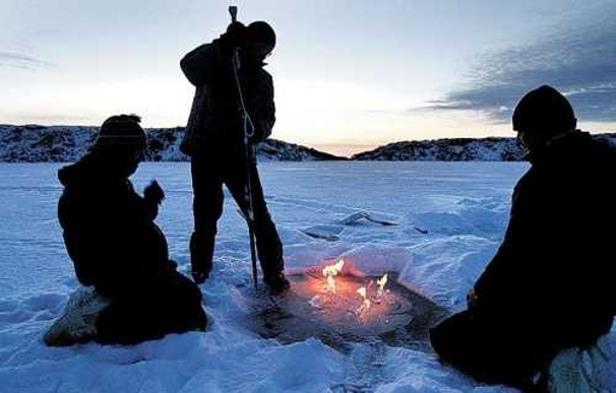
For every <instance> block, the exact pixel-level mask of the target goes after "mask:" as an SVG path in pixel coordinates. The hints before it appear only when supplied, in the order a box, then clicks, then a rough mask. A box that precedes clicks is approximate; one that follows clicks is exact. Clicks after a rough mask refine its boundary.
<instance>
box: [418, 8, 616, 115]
mask: <svg viewBox="0 0 616 393" xmlns="http://www.w3.org/2000/svg"><path fill="white" fill-rule="evenodd" d="M614 19H616V7H611V8H610V9H607V10H606V9H604V12H603V13H602V15H601V16H599V17H597V16H595V17H594V18H592V23H586V24H581V25H579V24H578V25H576V24H567V25H566V26H565V27H564V28H561V29H557V31H554V32H553V33H552V34H549V35H546V36H543V37H542V38H541V39H539V40H537V41H535V43H533V44H531V45H526V46H523V47H519V48H510V49H507V50H504V51H501V52H498V53H493V54H488V55H485V56H484V57H483V58H482V59H481V60H480V61H479V62H478V64H477V65H476V66H475V67H473V73H472V75H471V76H470V77H469V80H468V81H467V83H465V85H464V87H462V88H460V89H457V90H453V91H451V92H449V93H448V94H447V95H446V96H445V97H444V99H442V100H438V101H433V102H431V103H430V106H429V109H433V110H477V111H482V112H485V113H486V114H487V115H488V116H489V117H490V118H491V119H492V120H494V121H495V122H497V123H500V122H508V121H509V120H510V118H511V113H512V109H513V107H515V104H516V102H517V101H518V100H519V99H520V97H521V96H522V95H523V94H524V93H526V92H527V91H528V90H530V89H533V88H535V87H538V86H540V85H543V84H550V85H553V86H554V87H556V88H557V89H559V90H560V91H561V92H562V93H563V94H565V95H566V96H567V97H568V98H569V100H570V101H571V103H572V105H573V106H574V108H575V110H576V114H577V117H578V118H579V119H582V120H584V121H615V120H616V45H615V44H614V43H615V42H616V24H615V23H613V22H614Z"/></svg>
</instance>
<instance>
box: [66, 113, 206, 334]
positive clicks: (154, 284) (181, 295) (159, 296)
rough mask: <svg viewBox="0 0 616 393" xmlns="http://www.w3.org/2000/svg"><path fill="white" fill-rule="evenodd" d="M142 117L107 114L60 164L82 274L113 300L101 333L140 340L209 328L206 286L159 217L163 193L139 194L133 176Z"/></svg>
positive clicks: (72, 245)
mask: <svg viewBox="0 0 616 393" xmlns="http://www.w3.org/2000/svg"><path fill="white" fill-rule="evenodd" d="M139 120H140V119H139V118H138V117H137V116H133V115H120V116H113V117H111V118H109V119H107V120H106V121H105V122H104V123H103V125H102V127H101V130H100V133H99V135H98V138H97V139H96V141H95V142H94V144H93V146H92V147H91V149H90V151H89V152H88V153H87V154H86V155H84V156H83V157H82V158H81V159H80V160H79V161H78V162H77V163H75V164H73V165H69V166H66V167H64V168H62V169H60V171H59V173H58V176H59V179H60V182H61V183H62V185H63V186H64V191H63V193H62V196H61V197H60V200H59V203H58V217H59V221H60V225H61V226H62V228H63V236H64V242H65V245H66V249H67V251H68V254H69V256H70V257H71V259H72V261H73V264H74V268H75V273H76V275H77V279H78V280H79V282H80V283H81V284H83V285H85V286H94V287H95V289H96V291H97V292H98V293H99V294H101V295H102V296H104V297H106V298H108V299H109V300H110V305H109V306H108V307H106V308H105V309H104V310H103V311H102V312H101V314H100V316H99V317H98V319H97V322H96V327H97V331H98V334H97V338H96V339H97V341H99V342H102V343H120V344H134V343H137V342H140V341H144V340H148V339H156V338H160V337H162V336H164V335H165V334H168V333H180V332H185V331H188V330H205V327H206V321H207V320H206V316H205V313H204V311H203V308H202V306H201V291H200V290H199V288H198V287H197V286H196V285H195V284H193V283H192V282H191V281H190V280H189V279H187V278H186V277H184V276H182V275H181V274H179V273H178V272H177V271H176V264H175V262H173V261H171V260H169V254H168V248H167V241H166V239H165V236H164V235H163V233H162V232H161V230H160V228H159V227H158V226H157V225H156V224H155V222H154V219H155V218H156V216H157V214H158V206H159V204H160V203H161V201H162V199H163V198H164V193H163V191H162V189H161V188H160V186H159V185H158V183H156V182H155V181H153V182H152V184H150V185H149V186H148V187H146V189H145V191H144V196H143V197H142V196H140V195H139V194H137V193H136V192H135V191H134V190H133V186H132V184H131V182H130V180H129V177H130V176H131V175H132V174H133V173H134V172H135V171H136V170H137V166H138V164H139V161H140V160H141V159H142V156H143V154H144V149H145V146H146V138H145V133H144V131H143V129H142V128H141V127H140V125H139Z"/></svg>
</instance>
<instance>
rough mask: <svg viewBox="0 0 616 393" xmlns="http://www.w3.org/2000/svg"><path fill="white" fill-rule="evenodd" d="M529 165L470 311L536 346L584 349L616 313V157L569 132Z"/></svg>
mask: <svg viewBox="0 0 616 393" xmlns="http://www.w3.org/2000/svg"><path fill="white" fill-rule="evenodd" d="M529 159H530V161H531V164H532V166H531V168H530V169H529V170H528V172H527V173H526V174H525V175H524V176H523V177H522V178H521V179H520V181H519V182H518V184H517V185H516V187H515V190H514V193H513V200H512V207H511V215H510V221H509V225H508V228H507V232H506V235H505V239H504V241H503V243H502V245H501V246H500V248H499V250H498V252H497V254H496V256H495V257H494V258H493V260H492V261H491V262H490V264H489V265H488V266H487V268H486V270H485V271H484V272H483V274H482V275H481V277H480V278H479V280H478V281H477V283H476V284H475V293H476V295H477V302H476V306H475V307H474V309H475V311H476V313H477V314H479V315H485V316H488V317H489V318H502V319H503V320H505V319H507V320H511V321H513V322H512V323H515V324H519V325H520V326H522V325H524V326H527V327H529V330H530V331H531V333H530V334H532V335H536V337H535V339H537V340H538V342H540V341H541V340H542V339H546V340H547V339H548V338H550V340H552V339H553V340H554V342H555V343H556V345H558V346H559V347H568V346H583V345H589V344H590V343H592V342H593V341H594V340H595V339H596V338H597V337H598V336H599V335H601V334H605V333H606V332H607V331H609V329H610V327H611V325H612V321H613V318H614V315H615V314H616V290H615V289H614V288H616V285H615V284H614V282H615V281H616V275H615V274H614V273H616V251H615V250H614V243H613V240H614V226H615V225H616V210H615V209H614V201H616V177H615V176H616V153H615V152H614V150H612V148H610V147H609V146H608V145H607V144H604V143H601V142H598V141H594V140H593V139H592V138H591V136H590V135H589V134H587V133H583V132H579V131H575V132H571V133H567V134H563V135H560V136H558V137H556V138H554V139H552V140H551V141H550V142H549V143H548V144H547V145H546V146H544V147H543V148H542V149H541V150H540V151H537V152H535V153H534V154H533V155H532V156H530V157H529Z"/></svg>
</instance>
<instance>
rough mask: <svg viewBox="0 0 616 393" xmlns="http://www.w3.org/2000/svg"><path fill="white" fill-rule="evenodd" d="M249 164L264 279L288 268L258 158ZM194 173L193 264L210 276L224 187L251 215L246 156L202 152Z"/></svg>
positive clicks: (195, 161)
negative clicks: (249, 210) (260, 176)
mask: <svg viewBox="0 0 616 393" xmlns="http://www.w3.org/2000/svg"><path fill="white" fill-rule="evenodd" d="M249 162H250V165H249V170H250V179H251V188H252V190H251V191H252V208H253V214H254V225H253V229H254V233H255V237H256V245H257V254H258V257H259V261H260V263H261V269H262V270H263V274H264V276H265V277H271V276H273V275H276V274H278V273H280V272H282V270H283V268H284V266H283V259H282V243H281V241H280V237H279V236H278V232H277V230H276V226H275V225H274V223H273V222H272V218H271V217H270V214H269V212H268V210H267V205H266V204H265V198H264V197H263V189H262V188H261V181H260V180H259V173H258V171H257V164H256V162H255V161H254V159H250V160H249ZM191 173H192V185H193V192H194V197H193V215H194V220H195V223H194V225H195V226H194V232H193V235H192V237H191V239H190V254H191V264H192V268H193V270H197V271H202V272H206V273H209V272H210V270H211V268H212V257H213V255H214V239H215V237H216V227H217V222H218V219H219V218H220V216H221V215H222V209H223V200H224V194H223V190H222V186H223V184H224V185H226V186H227V188H228V189H229V192H230V193H231V195H232V196H233V199H235V202H236V203H237V205H238V206H239V208H240V209H241V211H242V213H243V214H244V215H245V216H248V208H249V204H248V198H247V194H246V185H247V182H248V176H247V166H246V161H245V153H243V152H242V151H241V150H238V149H236V150H235V151H230V150H229V149H224V148H221V149H219V150H218V151H212V150H209V151H202V152H199V153H198V154H196V155H194V156H193V157H192V161H191Z"/></svg>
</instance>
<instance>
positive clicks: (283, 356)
mask: <svg viewBox="0 0 616 393" xmlns="http://www.w3.org/2000/svg"><path fill="white" fill-rule="evenodd" d="M58 167H59V165H58V164H27V165H26V164H3V165H0V177H1V178H2V179H3V180H4V181H3V182H2V183H1V184H0V212H1V214H0V217H2V221H0V261H1V262H0V263H1V265H0V299H1V300H0V392H56V391H57V392H82V391H91V392H118V391H127V392H218V391H220V392H232V391H238V392H299V391H301V392H327V391H331V392H334V393H337V392H484V393H485V392H502V391H512V390H511V389H506V388H503V387H488V386H479V385H477V384H476V383H475V382H474V381H472V380H471V379H469V378H467V377H465V376H464V375H462V374H460V373H458V372H457V371H455V370H453V369H451V368H448V367H445V366H442V365H441V364H440V363H439V362H438V360H437V359H436V358H435V356H434V355H433V354H429V353H424V352H418V351H414V350H410V349H405V348H393V347H389V346H387V345H384V344H383V343H380V342H372V343H362V344H352V345H351V346H350V348H351V349H350V351H348V353H340V352H336V351H334V350H333V349H331V348H329V347H328V346H326V345H324V344H322V343H321V342H319V341H318V340H314V339H310V340H306V341H304V342H299V343H295V344H290V345H280V344H278V343H277V342H275V341H273V340H264V339H261V338H260V337H258V336H256V335H255V334H253V333H252V332H251V331H249V330H248V329H247V328H246V327H245V324H243V323H242V322H241V321H242V320H243V319H244V318H246V317H247V314H246V313H247V312H248V309H247V307H246V299H245V298H243V296H241V294H240V292H239V291H238V290H237V289H236V286H237V285H241V284H249V283H250V267H249V253H248V245H247V231H246V229H245V224H244V223H243V221H242V219H241V217H240V216H239V215H238V214H237V213H236V211H235V206H234V203H233V202H232V200H231V198H227V200H226V202H225V213H224V215H223V218H222V219H221V222H220V225H219V236H218V239H217V240H218V242H217V249H216V260H215V267H214V273H213V276H212V277H211V278H210V280H209V281H208V282H207V283H206V284H204V285H202V286H201V288H202V291H203V293H204V297H205V305H206V311H207V313H208V315H209V317H210V320H211V325H210V328H209V330H208V332H206V333H205V334H202V333H188V334H184V335H170V336H167V337H165V338H164V339H162V340H158V341H151V342H146V343H142V344H140V345H136V346H132V347H116V346H100V345H97V344H87V345H80V346H76V347H72V348H63V349H51V348H47V347H45V346H44V345H43V343H42V341H41V336H42V334H43V332H44V331H45V329H46V328H47V327H48V326H49V325H50V323H51V322H52V320H53V319H54V318H56V317H57V316H59V315H60V313H61V312H62V309H63V307H64V304H65V302H66V300H67V299H68V296H69V294H70V293H71V292H72V291H73V290H74V289H75V288H76V287H77V285H78V284H77V282H76V280H75V279H74V277H73V271H72V266H71V264H70V261H69V259H68V257H67V256H66V255H65V250H64V246H63V243H62V238H61V233H60V229H59V225H58V223H57V219H56V210H55V209H56V202H57V198H58V196H59V194H60V192H61V188H60V186H59V183H58V182H57V180H56V177H55V172H56V170H57V169H58ZM260 168H261V173H262V180H263V183H264V189H265V192H266V199H267V201H268V205H269V207H270V210H271V213H272V215H273V217H274V220H275V222H276V224H277V226H278V229H279V231H280V235H281V237H282V240H283V243H284V244H285V259H286V263H287V267H288V268H289V269H293V268H300V267H303V266H309V265H313V264H317V263H319V262H321V261H323V260H325V259H332V258H336V257H339V256H344V257H345V258H348V259H349V260H351V261H352V262H353V263H355V264H356V265H357V266H358V267H359V268H360V269H361V270H363V271H365V272H366V273H369V274H378V273H380V272H385V271H396V272H399V274H400V279H401V280H403V281H404V282H405V284H407V285H409V286H412V287H413V288H416V289H417V290H418V291H420V292H422V293H423V294H425V295H426V296H428V297H430V298H432V299H433V300H435V301H437V302H438V303H439V304H442V305H443V306H445V307H447V308H449V309H450V310H452V311H456V310H459V309H461V308H463V307H464V297H465V294H466V292H467V290H468V289H469V288H470V287H471V286H472V284H473V282H474V281H475V279H476V278H477V276H478V275H479V274H480V273H481V271H482V270H483V268H484V266H485V264H486V263H487V262H489V260H490V258H491V257H492V255H493V254H494V252H495V250H496V247H497V246H498V243H499V241H500V239H501V237H502V235H503V233H504V229H505V225H506V223H507V216H508V209H509V198H510V195H511V189H512V187H513V185H514V184H515V181H516V180H517V179H518V178H519V176H520V175H521V174H522V173H523V171H524V170H525V169H526V165H525V164H520V163H518V164H512V163H440V162H432V163H419V162H402V163H379V162H347V163H343V162H323V163H263V164H261V165H260ZM152 178H157V179H158V180H159V182H160V183H161V185H162V187H163V188H164V189H165V192H166V194H167V199H166V200H165V202H164V205H163V208H162V210H161V215H160V217H159V219H158V222H159V223H160V225H161V227H162V229H163V230H164V232H165V234H166V235H167V237H168V240H169V245H170V252H171V256H172V258H174V259H175V260H176V261H177V262H178V263H179V264H180V268H181V270H182V271H184V272H187V269H188V261H189V256H188V238H189V236H190V231H191V228H192V217H191V210H190V209H191V207H190V206H191V190H190V182H189V176H188V165H187V164H184V163H164V164H144V165H142V167H141V168H140V169H139V171H138V172H137V174H136V175H135V176H134V179H133V180H134V183H135V186H136V188H137V189H138V190H141V189H143V187H144V186H145V185H146V184H147V182H149V180H150V179H152ZM360 210H361V211H369V212H371V213H374V214H376V215H381V216H384V217H390V218H394V219H396V221H398V222H399V225H397V226H380V225H378V224H375V223H371V222H368V221H358V222H357V223H354V224H352V225H345V226H343V228H342V231H341V232H340V234H339V238H340V239H339V240H338V241H335V242H330V241H325V240H320V239H313V238H311V237H309V236H307V235H306V234H304V233H303V232H301V229H303V228H307V227H310V226H314V225H326V224H327V225H330V224H331V225H338V224H336V223H337V222H339V220H341V219H342V218H344V217H347V216H348V215H350V214H352V213H355V212H357V211H360ZM425 232H427V233H425ZM610 341H611V346H612V349H613V350H614V351H615V352H616V332H613V333H612V335H611V337H610ZM611 370H612V372H613V374H612V376H611V381H612V386H613V387H614V388H615V389H616V375H614V370H616V362H614V361H613V365H612V367H611Z"/></svg>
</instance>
